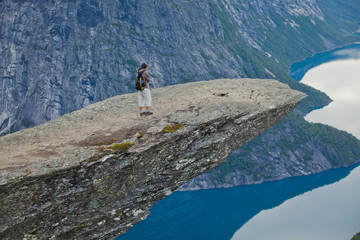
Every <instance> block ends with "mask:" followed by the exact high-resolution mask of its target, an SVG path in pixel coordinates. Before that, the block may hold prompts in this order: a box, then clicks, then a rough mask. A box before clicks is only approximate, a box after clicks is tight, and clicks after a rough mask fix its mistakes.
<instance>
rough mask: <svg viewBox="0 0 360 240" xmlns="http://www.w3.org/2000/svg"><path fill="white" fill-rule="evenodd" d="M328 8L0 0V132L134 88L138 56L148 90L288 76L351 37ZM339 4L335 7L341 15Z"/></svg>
mask: <svg viewBox="0 0 360 240" xmlns="http://www.w3.org/2000/svg"><path fill="white" fill-rule="evenodd" d="M337 1H338V0H331V3H336V2H337ZM328 2H329V1H328ZM353 5H354V4H353ZM326 6H327V5H326V4H322V3H321V1H320V2H319V1H315V0H306V1H297V2H294V1H271V2H269V1H263V0H257V1H253V0H246V1H233V0H230V1H228V0H227V1H225V0H214V1H201V0H196V1H179V0H176V1H173V0H171V1H165V2H164V1H145V0H137V1H83V0H76V1H66V0H51V1H35V0H25V1H12V0H3V1H0V22H1V26H0V43H1V44H0V56H1V57H0V77H1V84H0V134H1V133H7V132H13V131H17V130H19V129H23V128H27V127H30V126H35V125H38V124H40V123H43V122H46V121H48V120H51V119H54V118H56V117H58V116H60V115H63V114H65V113H69V112H72V111H74V110H77V109H80V108H83V107H85V106H87V105H89V104H90V103H94V102H97V101H100V100H104V99H106V98H108V97H111V96H114V95H117V94H121V93H128V92H132V91H133V78H134V74H135V71H136V68H137V67H138V65H139V64H140V63H141V62H142V61H147V62H148V63H149V64H150V65H151V67H150V69H149V71H150V72H151V74H152V76H153V78H154V87H158V86H164V85H170V84H175V83H184V82H189V81H198V80H208V79H214V78H219V77H230V78H234V77H246V76H247V77H256V78H277V79H279V80H280V81H291V79H289V78H286V77H284V75H285V76H286V70H287V67H288V66H289V64H290V63H291V62H292V61H294V60H295V59H299V58H303V57H306V56H309V55H311V54H312V53H314V52H316V51H320V50H325V49H327V48H329V47H334V46H336V45H339V44H344V43H346V42H349V41H351V40H352V39H354V38H353V37H351V36H350V34H351V32H352V31H355V29H354V26H353V22H356V19H355V18H354V20H353V21H349V20H348V19H347V20H346V22H345V21H344V24H343V26H341V25H340V24H339V23H342V22H341V21H340V20H341V18H340V20H339V19H336V18H332V19H335V20H337V21H335V20H333V21H330V20H331V19H330V18H328V14H327V9H326ZM344 6H345V5H344ZM349 6H350V7H348V8H349V9H352V12H355V13H352V12H351V13H352V14H351V16H353V15H354V16H357V15H356V13H357V12H356V11H357V10H356V8H354V7H352V5H351V4H350V3H349ZM343 8H344V7H341V6H340V7H338V6H337V7H336V11H337V12H338V15H339V14H340V13H343V11H344V10H343ZM348 12H350V11H348ZM328 19H330V20H329V21H330V22H328ZM284 66H285V67H284ZM281 68H283V70H282V69H281ZM282 71H283V72H282ZM291 84H292V85H291V86H292V87H293V88H294V89H299V88H300V86H299V85H298V84H297V83H296V82H292V83H291ZM301 88H302V89H300V90H301V91H307V93H308V92H311V90H310V89H309V88H307V87H305V86H301ZM317 94H318V95H319V93H317ZM308 95H310V94H308ZM313 95H314V94H311V97H309V98H308V99H307V100H305V101H310V99H312V98H313ZM315 100H317V101H315ZM326 100H327V99H325V100H321V101H320V100H319V99H317V98H315V99H312V105H315V106H319V105H323V104H324V103H326Z"/></svg>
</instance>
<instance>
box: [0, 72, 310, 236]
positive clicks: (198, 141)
mask: <svg viewBox="0 0 360 240" xmlns="http://www.w3.org/2000/svg"><path fill="white" fill-rule="evenodd" d="M152 95H153V101H154V106H153V111H154V115H152V116H146V117H145V116H139V113H138V110H137V95H136V94H127V95H120V96H117V97H113V98H110V99H108V100H105V101H102V102H99V103H96V104H93V105H90V106H88V107H86V108H84V109H82V110H80V111H76V112H73V113H71V114H67V115H64V116H63V117H59V118H57V119H55V120H53V121H50V122H48V123H45V124H42V125H39V126H37V127H34V128H29V129H26V130H22V131H19V132H16V133H13V134H10V135H7V136H3V137H1V138H0V154H1V156H3V157H2V158H1V161H0V177H1V178H0V222H1V225H0V238H1V239H22V238H23V237H28V238H30V237H32V238H38V239H75V238H76V239H112V238H114V237H116V236H118V235H121V234H124V233H125V232H126V231H127V230H128V229H129V228H131V227H132V226H133V225H134V224H136V223H137V222H139V221H141V220H143V219H145V218H146V216H147V215H148V214H149V213H150V210H151V207H152V206H153V204H155V203H156V202H157V201H159V200H160V199H162V198H164V197H166V196H168V195H169V194H170V193H171V192H173V191H174V190H176V189H177V188H178V187H180V186H181V185H182V184H184V183H185V182H187V181H189V180H191V179H193V178H194V177H196V176H198V175H200V174H202V173H203V172H205V171H207V170H209V169H212V168H214V167H216V166H218V165H219V164H221V163H222V162H223V161H225V160H226V159H227V158H228V156H229V155H230V154H231V152H233V151H234V150H236V149H238V148H239V147H240V146H241V145H243V144H244V143H246V142H248V141H250V140H251V139H253V138H254V137H256V136H258V135H259V134H261V133H262V132H264V131H265V130H267V129H268V128H270V127H271V126H273V125H274V124H276V123H277V122H279V121H280V120H281V119H282V118H284V117H285V116H286V115H287V114H288V113H289V112H290V111H291V110H292V109H293V108H295V107H296V105H297V104H298V103H299V102H300V101H301V100H302V99H303V98H304V97H305V95H304V94H303V93H300V92H297V91H294V90H291V89H290V88H289V87H288V86H287V85H284V84H281V83H279V82H277V81H275V80H255V79H223V80H216V81H207V82H197V83H190V84H184V85H177V86H170V87H166V88H161V89H156V90H153V91H152ZM4 156H6V157H5V158H4Z"/></svg>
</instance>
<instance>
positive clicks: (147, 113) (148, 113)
mask: <svg viewBox="0 0 360 240" xmlns="http://www.w3.org/2000/svg"><path fill="white" fill-rule="evenodd" d="M144 114H145V115H152V114H153V113H152V112H150V111H147V112H144Z"/></svg>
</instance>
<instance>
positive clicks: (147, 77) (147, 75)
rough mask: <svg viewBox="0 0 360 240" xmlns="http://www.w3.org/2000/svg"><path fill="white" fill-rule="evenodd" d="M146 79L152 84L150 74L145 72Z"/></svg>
mask: <svg viewBox="0 0 360 240" xmlns="http://www.w3.org/2000/svg"><path fill="white" fill-rule="evenodd" d="M144 78H145V79H146V81H147V82H151V78H150V75H149V74H148V72H144Z"/></svg>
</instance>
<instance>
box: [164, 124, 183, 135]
mask: <svg viewBox="0 0 360 240" xmlns="http://www.w3.org/2000/svg"><path fill="white" fill-rule="evenodd" d="M181 126H182V125H181V123H175V124H173V125H171V126H166V127H164V128H163V130H162V132H166V133H173V132H176V131H177V130H178V129H179V128H181Z"/></svg>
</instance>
